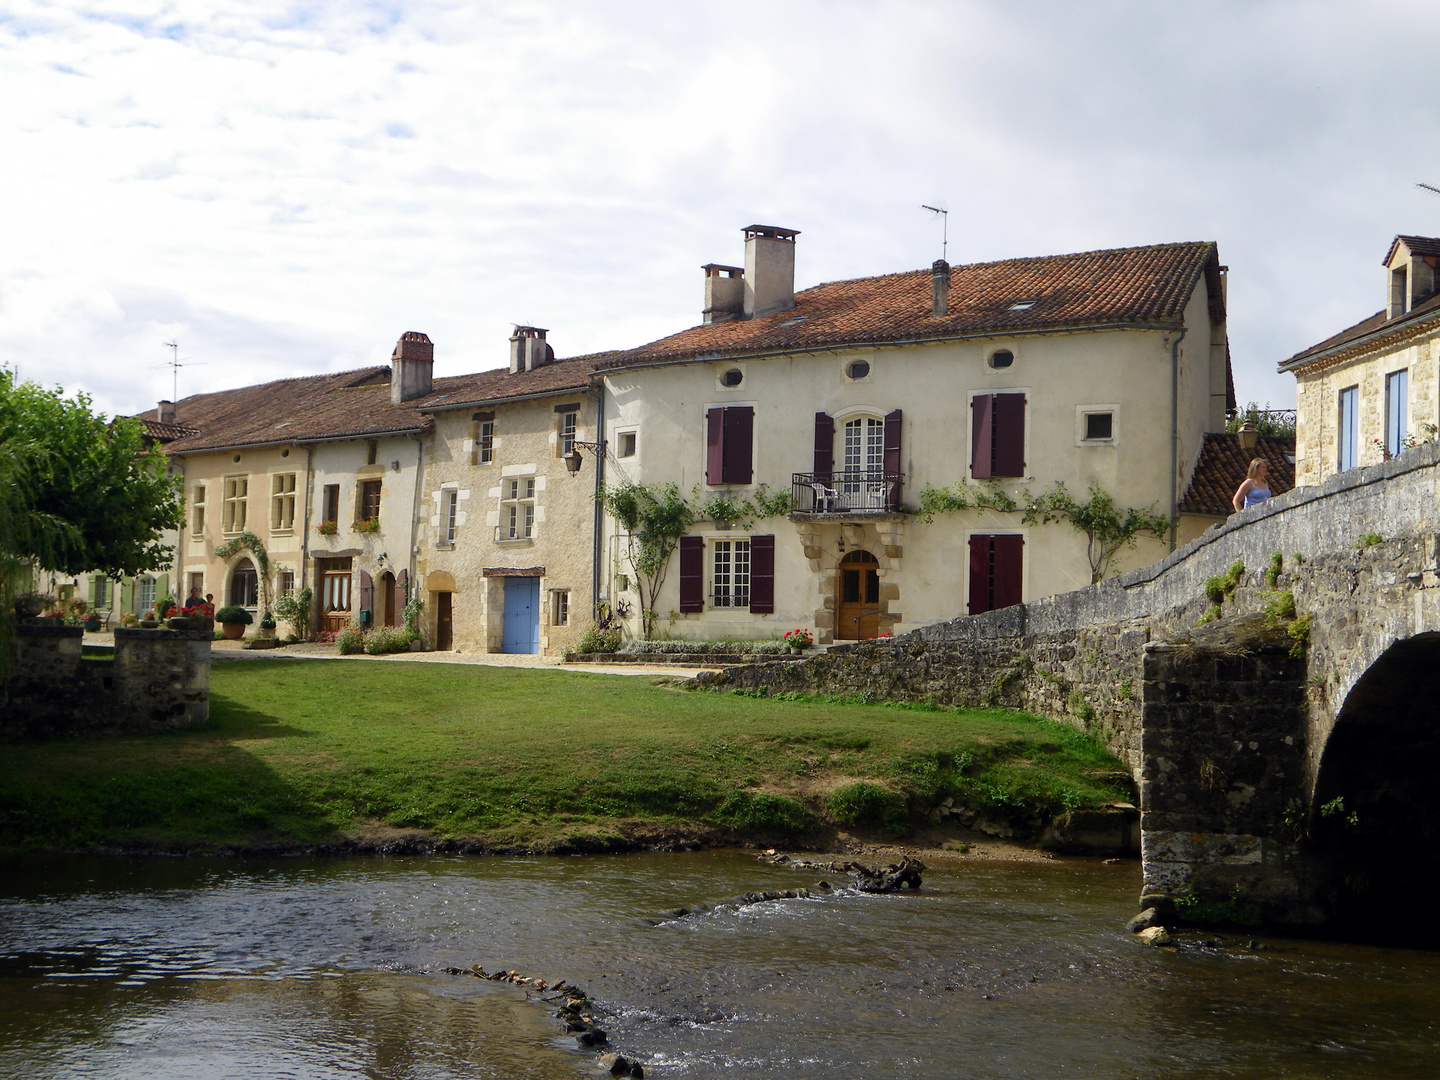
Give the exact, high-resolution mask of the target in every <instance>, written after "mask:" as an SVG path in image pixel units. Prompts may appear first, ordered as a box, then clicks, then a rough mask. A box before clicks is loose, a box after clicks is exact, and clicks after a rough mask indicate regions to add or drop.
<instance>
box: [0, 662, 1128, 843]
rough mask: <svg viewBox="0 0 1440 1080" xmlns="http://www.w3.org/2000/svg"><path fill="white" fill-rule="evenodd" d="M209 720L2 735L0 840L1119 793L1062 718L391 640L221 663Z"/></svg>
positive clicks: (917, 805) (665, 826) (503, 833)
mask: <svg viewBox="0 0 1440 1080" xmlns="http://www.w3.org/2000/svg"><path fill="white" fill-rule="evenodd" d="M211 689H212V698H211V722H210V724H209V725H208V726H207V727H206V728H205V729H203V730H200V731H192V732H182V733H173V734H163V735H147V736H134V737H127V738H120V739H79V740H73V741H66V742H49V743H31V742H16V743H9V744H7V745H5V746H4V747H3V749H0V846H4V847H10V848H15V847H30V848H78V847H87V846H101V847H116V846H119V847H153V848H196V847H199V848H203V847H208V846H223V845H264V844H286V843H310V842H326V841H337V840H342V839H345V838H349V837H355V836H363V835H367V834H368V835H370V836H375V835H385V834H387V833H389V832H390V831H392V830H395V829H401V830H420V831H424V832H426V833H430V834H433V835H435V836H438V837H450V838H462V839H464V840H466V841H467V842H469V843H470V844H471V845H473V846H483V847H493V848H501V849H503V848H529V849H534V850H546V849H556V848H564V847H566V846H576V845H580V846H585V845H594V844H599V843H606V842H614V840H615V839H616V838H620V837H624V838H627V839H629V840H632V841H633V840H639V841H641V842H644V841H646V840H651V841H654V840H658V839H661V838H664V837H667V836H668V837H677V838H723V837H725V836H727V835H729V836H738V837H754V838H770V839H789V840H792V841H795V840H799V839H802V838H803V837H804V836H807V835H808V836H812V837H818V836H823V835H824V834H825V831H826V830H827V829H829V828H831V827H833V826H834V825H835V824H841V825H845V826H853V827H856V828H860V829H862V830H863V829H866V828H869V829H873V830H876V835H882V834H886V833H888V834H890V835H892V836H900V835H903V834H904V833H905V831H906V829H907V828H908V823H911V822H914V821H917V820H922V819H923V817H922V815H923V812H924V810H925V809H927V808H928V807H929V806H931V805H934V803H936V802H937V801H938V800H940V799H942V798H946V797H950V798H953V799H954V800H955V801H956V803H957V804H962V805H970V806H973V807H975V808H977V809H980V810H984V811H990V812H993V813H995V814H998V815H1004V816H1008V817H1010V818H1012V819H1014V820H1016V821H1021V820H1027V821H1028V820H1034V819H1035V818H1036V817H1037V816H1048V815H1050V814H1052V813H1055V812H1058V811H1059V810H1061V809H1064V808H1067V807H1072V806H1079V805H1086V804H1090V803H1095V802H1099V801H1103V800H1105V799H1110V798H1114V797H1116V794H1117V793H1116V792H1115V791H1114V790H1113V789H1112V788H1111V787H1109V786H1108V785H1107V784H1106V783H1105V782H1104V780H1103V775H1104V774H1106V773H1111V772H1114V771H1117V770H1119V768H1120V765H1119V763H1118V762H1117V761H1115V760H1114V759H1113V758H1111V757H1110V756H1109V755H1108V754H1107V753H1106V752H1105V751H1104V750H1103V749H1102V748H1101V747H1099V746H1098V744H1096V743H1095V742H1094V741H1093V740H1091V739H1089V738H1087V737H1086V736H1084V735H1081V734H1079V733H1077V732H1075V731H1073V730H1071V729H1070V728H1068V727H1065V726H1064V725H1060V724H1054V723H1050V722H1047V721H1042V720H1036V719H1034V718H1031V717H1024V716H1017V715H1015V714H1007V713H1002V712H998V711H991V712H968V713H960V712H949V711H933V710H923V709H912V708H901V707H894V706H884V705H861V704H847V703H839V702H828V701H778V700H762V699H755V698H748V697H742V696H738V695H734V694H716V693H705V692H687V691H682V690H678V689H675V688H673V687H670V686H665V685H654V684H652V683H650V682H648V681H647V680H645V679H643V678H634V677H619V676H597V675H580V674H575V673H569V672H557V671H548V670H533V669H519V668H492V667H480V666H462V665H450V664H415V663H401V662H395V661H384V660H375V661H356V660H349V661H339V660H336V661H326V660H287V659H252V660H245V661H227V662H222V663H216V664H215V666H214V668H213V672H212V676H211Z"/></svg>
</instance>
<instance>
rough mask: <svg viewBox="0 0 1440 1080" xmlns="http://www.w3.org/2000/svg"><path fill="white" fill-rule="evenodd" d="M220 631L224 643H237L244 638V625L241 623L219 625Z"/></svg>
mask: <svg viewBox="0 0 1440 1080" xmlns="http://www.w3.org/2000/svg"><path fill="white" fill-rule="evenodd" d="M220 629H221V631H222V632H223V633H224V634H225V640H226V641H239V640H240V639H241V638H243V637H244V636H245V624H244V623H243V622H227V623H221V624H220Z"/></svg>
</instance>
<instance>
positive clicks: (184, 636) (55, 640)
mask: <svg viewBox="0 0 1440 1080" xmlns="http://www.w3.org/2000/svg"><path fill="white" fill-rule="evenodd" d="M84 633H85V632H84V630H83V629H81V628H80V627H78V626H53V625H46V624H43V623H22V624H21V625H19V626H17V627H16V628H15V671H14V674H13V676H12V678H11V679H10V682H9V684H8V685H7V686H6V688H5V690H6V695H5V698H4V700H3V701H0V737H5V738H26V739H44V738H57V737H64V736H76V735H121V734H132V733H136V732H145V731H170V730H174V729H177V728H187V727H197V726H199V725H201V724H203V723H205V721H206V720H208V719H209V718H210V635H209V633H207V632H205V631H203V630H193V631H192V630H139V629H128V628H123V627H122V628H120V629H118V630H116V631H115V654H114V657H113V659H91V658H84V657H82V656H81V645H82V642H83V640H84Z"/></svg>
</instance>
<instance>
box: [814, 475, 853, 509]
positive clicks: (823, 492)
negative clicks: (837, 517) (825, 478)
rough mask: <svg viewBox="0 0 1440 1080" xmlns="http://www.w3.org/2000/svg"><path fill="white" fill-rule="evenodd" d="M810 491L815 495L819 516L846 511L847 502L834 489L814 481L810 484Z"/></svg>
mask: <svg viewBox="0 0 1440 1080" xmlns="http://www.w3.org/2000/svg"><path fill="white" fill-rule="evenodd" d="M810 490H811V491H813V492H814V493H815V512H816V513H817V514H833V513H835V512H836V511H837V510H844V509H845V500H844V499H842V498H841V497H840V493H839V492H837V491H836V490H835V489H834V488H832V487H829V486H827V485H825V484H822V483H820V481H818V480H813V481H811V483H810Z"/></svg>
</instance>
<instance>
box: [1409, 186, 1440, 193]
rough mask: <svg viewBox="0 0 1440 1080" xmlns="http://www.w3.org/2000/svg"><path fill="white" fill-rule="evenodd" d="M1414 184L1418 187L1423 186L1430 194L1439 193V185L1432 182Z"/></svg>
mask: <svg viewBox="0 0 1440 1080" xmlns="http://www.w3.org/2000/svg"><path fill="white" fill-rule="evenodd" d="M1415 186H1416V187H1418V188H1424V189H1425V190H1426V191H1428V192H1430V194H1431V195H1440V187H1435V186H1434V185H1433V184H1416V185H1415Z"/></svg>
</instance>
